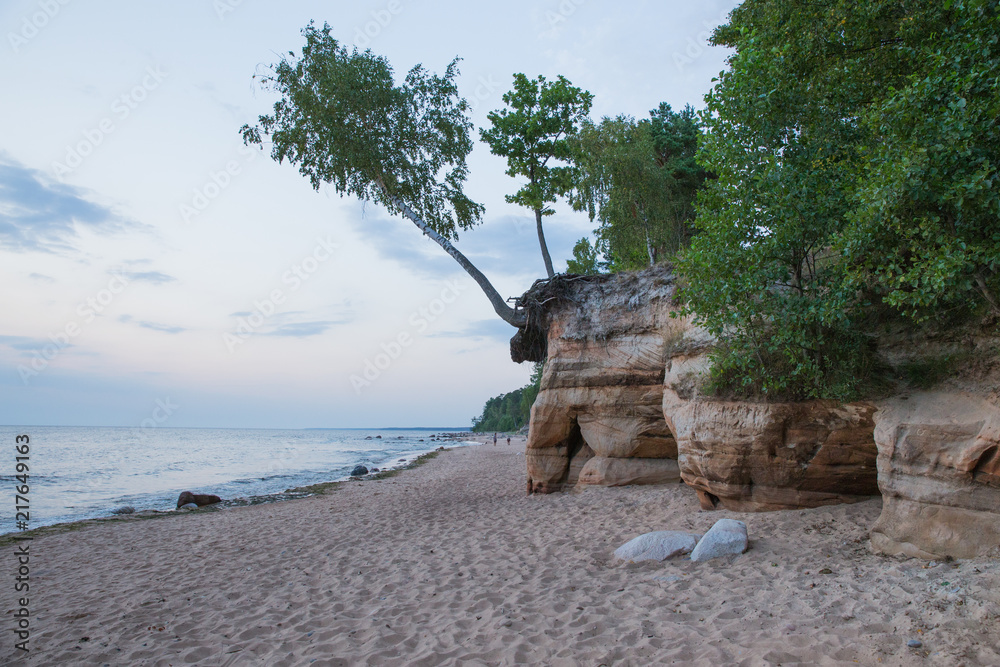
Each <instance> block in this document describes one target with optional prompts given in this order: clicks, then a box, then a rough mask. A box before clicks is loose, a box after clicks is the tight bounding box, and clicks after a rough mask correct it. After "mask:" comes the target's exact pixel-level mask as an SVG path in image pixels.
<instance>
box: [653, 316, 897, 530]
mask: <svg viewBox="0 0 1000 667" xmlns="http://www.w3.org/2000/svg"><path fill="white" fill-rule="evenodd" d="M711 342H712V341H711V340H710V339H709V338H708V337H707V336H706V335H705V333H704V332H702V331H700V330H698V329H697V328H694V327H689V328H687V329H686V330H684V331H683V332H681V335H680V337H679V338H678V339H677V340H676V342H675V344H674V346H673V352H672V353H671V355H670V358H669V359H668V360H667V368H666V373H665V375H664V392H663V414H664V417H665V419H666V422H667V426H668V427H669V428H670V431H671V433H673V435H674V438H675V439H676V441H677V449H678V463H679V469H680V474H681V478H682V479H683V480H684V483H685V484H687V485H688V486H690V487H692V488H693V489H694V490H695V491H696V492H697V493H698V499H699V501H700V503H701V506H702V508H704V509H714V508H715V507H719V506H721V507H723V508H726V509H731V510H737V511H764V510H780V509H796V508H801V507H817V506H820V505H830V504H836V503H844V502H855V501H858V500H866V499H868V498H869V497H870V496H872V495H876V494H878V488H877V483H876V467H875V458H876V447H875V441H874V438H873V435H872V433H873V431H874V428H875V425H874V422H873V420H872V414H873V413H874V412H875V408H874V406H872V405H870V404H866V403H853V404H849V405H842V404H840V403H837V402H834V401H808V402H802V403H762V402H756V403H755V402H748V401H725V400H718V399H714V398H710V397H706V396H703V395H701V394H700V392H699V388H700V387H701V386H702V385H703V384H704V382H705V379H706V376H707V373H708V350H709V348H710V346H711Z"/></svg>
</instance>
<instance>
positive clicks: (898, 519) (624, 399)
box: [511, 267, 1000, 558]
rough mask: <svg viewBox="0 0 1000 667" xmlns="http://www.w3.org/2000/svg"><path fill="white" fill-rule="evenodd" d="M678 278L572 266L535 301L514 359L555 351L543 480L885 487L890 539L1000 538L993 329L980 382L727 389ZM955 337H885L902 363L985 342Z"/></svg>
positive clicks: (929, 552)
mask: <svg viewBox="0 0 1000 667" xmlns="http://www.w3.org/2000/svg"><path fill="white" fill-rule="evenodd" d="M674 291H675V284H674V279H673V276H672V274H671V273H670V271H669V270H668V269H666V268H664V267H657V268H652V269H648V270H646V271H642V272H640V273H636V274H615V275H602V276H586V277H584V276H557V277H556V278H554V279H552V280H548V281H539V282H538V283H536V285H535V286H534V287H533V288H532V290H530V291H529V292H528V293H526V294H525V295H524V296H523V297H522V298H521V300H520V301H519V305H520V306H521V307H522V308H524V309H525V310H527V311H528V312H529V326H528V327H526V328H525V329H524V330H522V331H520V332H519V334H518V335H517V336H515V338H514V340H512V341H511V356H512V357H513V358H514V359H515V360H517V361H520V360H532V361H540V360H542V359H546V364H545V370H544V372H543V375H542V381H541V391H540V393H539V395H538V399H537V400H536V402H535V405H534V407H533V408H532V413H531V423H530V430H529V437H528V445H527V450H526V460H527V484H528V492H529V493H550V492H553V491H559V490H562V489H565V488H568V487H572V486H576V485H588V484H590V485H606V486H611V485H622V484H657V483H676V482H677V481H678V480H682V481H683V482H684V483H685V484H687V485H688V486H689V487H691V488H692V490H693V492H695V493H697V494H698V496H699V499H700V501H701V505H702V507H703V508H705V509H714V508H716V507H724V508H727V509H732V510H739V511H763V510H776V509H795V508H803V507H815V506H819V505H826V504H832V503H842V502H854V501H857V500H862V499H866V498H869V497H871V496H875V495H879V494H881V495H882V497H883V510H882V515H881V517H880V518H879V520H878V522H877V523H876V525H875V526H874V527H873V530H872V547H873V548H874V549H875V550H877V551H880V552H883V553H889V554H906V555H912V556H919V557H924V558H940V557H944V556H954V557H968V556H974V555H980V554H984V553H988V552H990V551H991V550H993V549H997V548H1000V392H998V390H997V387H998V385H1000V383H998V381H997V378H998V377H1000V361H998V360H997V359H996V358H995V357H997V350H998V347H997V343H996V337H995V335H994V334H992V333H990V332H989V331H988V332H987V334H988V335H987V336H985V338H983V340H985V343H984V342H983V340H979V341H978V342H976V343H975V345H974V346H975V347H977V350H978V351H977V355H978V357H977V358H980V359H982V358H986V359H987V360H988V363H985V364H984V365H983V364H981V368H979V369H978V370H976V373H972V374H971V375H975V376H976V377H975V378H973V379H974V380H975V381H968V382H964V384H963V383H962V382H955V381H951V382H950V384H947V386H944V385H941V386H938V387H937V390H936V391H933V392H913V391H912V387H907V386H906V380H905V379H904V381H903V382H902V384H901V385H900V389H899V390H898V391H897V392H896V394H897V395H895V396H893V397H891V398H887V399H883V400H872V401H867V402H857V403H850V404H841V403H837V402H834V401H808V402H799V403H767V402H752V401H732V400H721V399H718V398H715V397H712V396H706V395H704V393H703V392H702V391H701V388H702V386H703V385H704V381H705V377H706V373H707V371H708V352H709V351H710V349H711V346H712V344H713V341H712V340H711V338H710V337H709V336H707V335H706V334H705V332H704V331H701V330H700V329H698V328H697V327H694V326H692V324H691V322H690V321H689V320H687V319H685V318H682V317H678V316H677V311H676V306H675V304H674V301H673V297H674ZM990 331H992V330H990ZM908 335H909V336H910V338H911V339H912V332H911V333H910V334H908ZM904 338H905V337H904ZM981 338H982V336H981ZM945 343H946V344H944V343H942V342H941V341H933V342H932V343H928V341H927V340H926V339H923V340H903V339H897V340H894V341H890V342H889V344H884V345H883V346H882V348H881V349H882V354H883V357H884V358H885V359H886V360H887V362H888V363H889V364H890V365H892V366H895V367H896V368H897V369H899V368H913V367H914V360H916V361H919V362H920V363H923V364H924V365H927V364H926V361H927V360H928V359H932V360H933V359H935V358H938V357H941V354H942V350H945V349H946V348H947V351H948V352H947V354H946V355H945V356H944V357H941V358H947V359H949V360H951V361H950V362H949V368H951V369H954V367H955V363H954V359H955V358H960V357H955V356H954V355H956V354H959V355H961V354H964V353H965V352H964V350H966V349H967V348H970V346H971V345H972V344H970V343H969V342H968V341H967V340H965V339H958V338H955V337H954V336H952V337H951V338H949V339H948V340H947V341H945ZM949 346H950V347H949ZM935 355H937V357H935ZM949 355H950V356H949ZM920 363H918V364H917V365H916V367H920ZM932 365H933V364H932ZM984 369H985V370H984ZM949 372H952V374H953V375H954V372H953V371H949ZM963 372H964V373H965V375H969V376H970V377H971V375H970V373H969V372H967V371H963ZM921 373H923V374H924V376H925V377H924V379H927V377H928V376H927V374H926V373H924V372H923V371H921ZM918 375H919V373H918ZM895 379H896V380H898V379H899V378H895ZM952 380H954V378H952ZM931 384H934V383H933V382H932V383H931Z"/></svg>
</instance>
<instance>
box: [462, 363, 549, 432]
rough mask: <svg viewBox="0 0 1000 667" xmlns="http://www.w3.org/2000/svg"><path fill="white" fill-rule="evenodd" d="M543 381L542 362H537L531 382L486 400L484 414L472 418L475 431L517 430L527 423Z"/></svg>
mask: <svg viewBox="0 0 1000 667" xmlns="http://www.w3.org/2000/svg"><path fill="white" fill-rule="evenodd" d="M541 381H542V364H535V370H534V372H533V373H532V374H531V382H529V383H528V384H526V385H525V386H523V387H521V388H520V389H515V390H514V391H512V392H510V393H509V394H500V395H499V396H494V397H493V398H491V399H489V400H488V401H486V405H485V406H484V407H483V414H481V415H480V416H478V417H473V418H472V431H473V432H474V433H487V432H489V433H492V432H497V431H516V430H518V429H520V428H521V427H523V426H525V425H527V423H528V420H529V419H530V417H531V406H532V405H534V403H535V398H537V397H538V388H539V385H540V384H541Z"/></svg>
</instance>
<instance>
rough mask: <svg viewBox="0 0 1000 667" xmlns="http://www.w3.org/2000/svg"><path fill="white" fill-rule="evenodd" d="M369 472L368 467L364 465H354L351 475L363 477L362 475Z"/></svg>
mask: <svg viewBox="0 0 1000 667" xmlns="http://www.w3.org/2000/svg"><path fill="white" fill-rule="evenodd" d="M367 474H368V468H366V467H364V466H363V465H360V464H359V465H356V466H354V470H352V471H351V477H361V476H362V475H367Z"/></svg>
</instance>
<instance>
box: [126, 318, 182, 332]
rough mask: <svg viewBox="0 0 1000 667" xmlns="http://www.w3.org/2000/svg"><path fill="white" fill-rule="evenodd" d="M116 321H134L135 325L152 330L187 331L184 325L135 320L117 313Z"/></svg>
mask: <svg viewBox="0 0 1000 667" xmlns="http://www.w3.org/2000/svg"><path fill="white" fill-rule="evenodd" d="M118 321H119V322H122V323H123V324H128V323H129V322H133V321H134V322H135V323H136V325H137V326H140V327H142V328H144V329H150V330H152V331H160V332H162V333H168V334H177V333H182V332H184V331H187V328H185V327H175V326H170V325H169V324H160V323H159V322H149V321H148V320H136V319H135V318H133V317H132V316H131V315H127V314H126V315H119V316H118Z"/></svg>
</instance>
